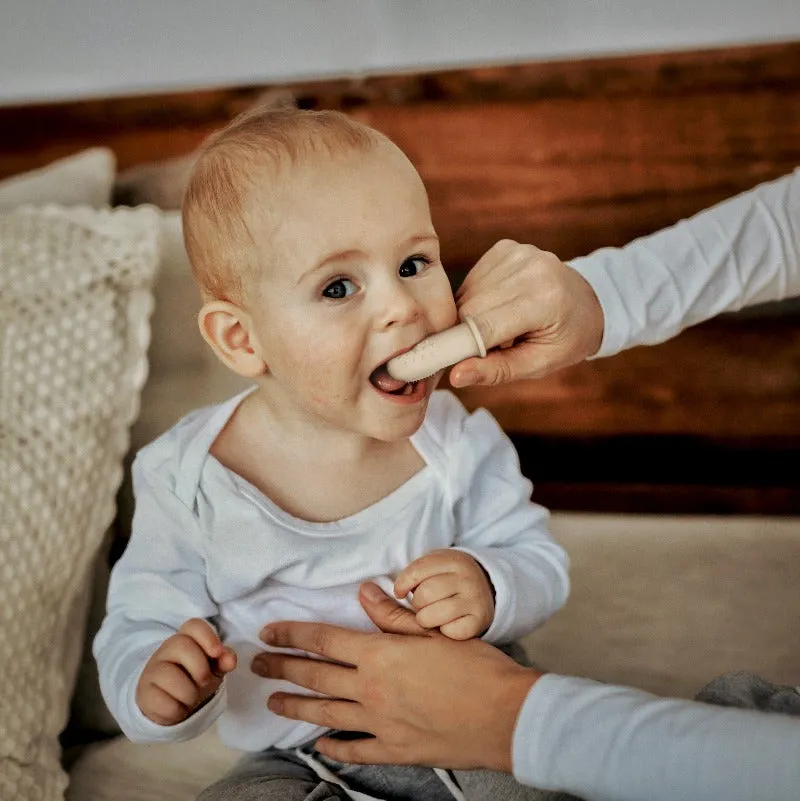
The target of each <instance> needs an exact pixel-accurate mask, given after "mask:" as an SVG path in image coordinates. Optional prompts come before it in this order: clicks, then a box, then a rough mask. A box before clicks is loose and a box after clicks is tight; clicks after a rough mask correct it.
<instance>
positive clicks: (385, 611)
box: [358, 582, 428, 634]
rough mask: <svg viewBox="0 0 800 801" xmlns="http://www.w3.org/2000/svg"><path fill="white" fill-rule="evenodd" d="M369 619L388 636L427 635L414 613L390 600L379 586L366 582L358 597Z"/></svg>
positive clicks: (392, 599)
mask: <svg viewBox="0 0 800 801" xmlns="http://www.w3.org/2000/svg"><path fill="white" fill-rule="evenodd" d="M358 600H359V601H360V602H361V606H362V607H363V609H364V611H365V612H366V613H367V615H368V616H369V619H370V620H371V621H372V622H373V623H374V624H375V625H376V626H377V627H378V628H379V629H380V630H381V631H383V632H385V633H387V634H427V633H428V632H427V631H425V629H424V628H422V626H420V624H419V623H417V619H416V616H415V614H414V612H412V611H411V610H410V609H407V608H406V607H405V606H401V605H400V604H399V603H397V601H396V600H395V599H394V598H390V597H389V596H388V595H387V594H386V593H385V592H384V591H383V590H382V589H381V588H380V587H379V586H378V585H377V584H373V583H372V582H365V583H364V584H362V585H361V590H360V592H359V595H358Z"/></svg>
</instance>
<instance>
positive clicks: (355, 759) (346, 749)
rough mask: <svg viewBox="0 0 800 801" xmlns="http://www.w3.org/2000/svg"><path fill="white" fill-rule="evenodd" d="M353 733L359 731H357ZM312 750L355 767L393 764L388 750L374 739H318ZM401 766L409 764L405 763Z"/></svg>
mask: <svg viewBox="0 0 800 801" xmlns="http://www.w3.org/2000/svg"><path fill="white" fill-rule="evenodd" d="M354 731H359V729H355V730H354ZM314 748H315V749H316V750H317V751H319V753H320V754H323V755H324V756H326V757H330V758H331V759H335V760H337V761H339V762H350V763H352V764H355V765H388V764H394V763H395V759H394V758H393V757H392V755H391V753H390V752H389V749H387V748H386V746H384V745H383V743H381V741H380V740H378V739H377V738H375V737H364V738H363V739H359V740H338V739H336V738H333V737H320V738H319V740H317V741H316V742H315V743H314ZM402 764H409V763H408V761H406V762H404V763H402Z"/></svg>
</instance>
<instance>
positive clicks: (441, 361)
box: [386, 317, 486, 382]
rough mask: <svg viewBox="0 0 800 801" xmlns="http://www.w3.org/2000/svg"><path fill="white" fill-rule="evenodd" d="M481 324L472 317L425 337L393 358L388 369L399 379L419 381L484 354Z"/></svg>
mask: <svg viewBox="0 0 800 801" xmlns="http://www.w3.org/2000/svg"><path fill="white" fill-rule="evenodd" d="M485 355H486V346H485V345H484V344H483V339H482V337H481V334H480V331H478V326H476V325H475V321H474V320H473V319H472V318H471V317H465V318H464V322H463V323H459V324H458V325H456V326H453V327H452V328H447V329H446V330H444V331H439V333H437V334H433V335H432V336H429V337H428V338H427V339H423V340H422V342H420V343H418V344H417V345H415V346H414V347H413V348H411V350H409V351H407V352H406V353H401V354H400V355H399V356H395V357H394V359H390V360H389V361H388V362H387V364H386V370H387V371H388V373H389V375H390V376H391V377H392V378H396V379H397V380H398V381H407V382H412V381H419V380H421V379H423V378H427V377H428V376H429V375H433V374H434V373H438V372H439V370H443V369H444V368H445V367H449V366H450V365H451V364H456V362H460V361H463V360H464V359H468V358H469V357H470V356H481V357H483V356H485Z"/></svg>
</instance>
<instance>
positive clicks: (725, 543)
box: [525, 513, 800, 697]
mask: <svg viewBox="0 0 800 801" xmlns="http://www.w3.org/2000/svg"><path fill="white" fill-rule="evenodd" d="M552 528H553V533H554V535H555V536H556V537H557V538H558V539H559V540H560V541H561V543H562V544H563V545H564V547H565V548H566V549H567V552H568V553H569V554H570V558H571V560H572V569H571V577H572V591H571V593H570V597H569V599H568V600H567V604H566V606H565V607H564V609H563V610H562V611H561V612H559V613H558V614H557V615H555V617H553V618H551V620H549V621H548V622H547V623H545V625H544V626H543V627H542V628H541V629H540V630H539V631H538V632H536V633H534V634H533V635H531V636H529V637H527V638H526V640H525V645H526V647H527V649H528V651H529V653H530V655H531V656H532V658H533V659H534V660H535V661H536V662H538V663H539V664H541V665H542V666H543V667H546V668H549V669H551V670H553V671H555V672H563V673H569V674H574V675H578V676H586V677H588V678H594V679H599V680H602V681H609V682H615V683H622V684H628V685H631V686H634V687H640V688H642V689H645V690H650V691H651V692H655V693H659V694H663V695H671V696H684V697H693V696H694V695H695V694H696V693H697V692H698V690H700V688H701V687H702V686H703V685H704V684H705V683H706V682H708V681H709V680H710V679H712V678H713V677H714V676H718V675H720V674H721V673H725V672H727V671H731V670H751V671H754V672H756V673H758V674H760V675H762V676H763V677H764V678H766V679H769V680H770V681H774V682H778V683H781V684H790V685H797V684H800V639H798V637H797V632H798V630H800V605H799V604H798V603H797V593H798V587H800V518H785V519H782V518H766V517H674V516H646V515H588V514H587V515H579V514H563V513H562V514H558V515H554V516H553V525H552Z"/></svg>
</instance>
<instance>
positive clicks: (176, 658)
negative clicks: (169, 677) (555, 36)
mask: <svg viewBox="0 0 800 801" xmlns="http://www.w3.org/2000/svg"><path fill="white" fill-rule="evenodd" d="M158 658H159V659H160V660H161V661H162V662H164V663H169V664H174V665H177V666H178V667H180V668H182V669H183V671H184V672H185V673H186V674H187V675H188V676H189V678H191V680H192V681H193V682H194V683H195V684H196V685H197V686H198V687H208V686H209V685H210V684H211V683H212V681H213V680H214V674H213V672H212V665H213V664H214V662H212V660H211V659H209V657H208V656H207V655H206V652H205V651H204V650H203V648H202V647H201V646H200V644H199V643H198V642H197V640H195V639H194V638H192V637H190V636H189V635H188V634H176V635H174V636H173V637H170V638H169V640H167V641H166V642H165V643H164V645H162V646H161V648H160V649H159V653H158Z"/></svg>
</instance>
